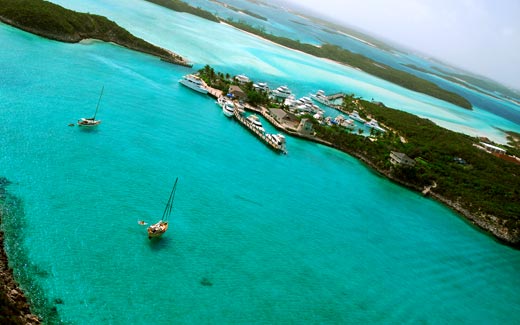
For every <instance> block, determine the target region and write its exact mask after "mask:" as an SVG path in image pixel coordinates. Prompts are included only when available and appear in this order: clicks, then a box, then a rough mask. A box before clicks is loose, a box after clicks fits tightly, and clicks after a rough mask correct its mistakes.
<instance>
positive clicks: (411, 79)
mask: <svg viewBox="0 0 520 325" xmlns="http://www.w3.org/2000/svg"><path fill="white" fill-rule="evenodd" d="M146 1H149V2H153V3H155V4H158V5H161V6H164V7H166V8H169V9H172V10H176V11H183V12H189V10H191V13H193V14H195V15H197V16H199V17H201V18H205V19H209V20H211V21H215V20H218V21H222V22H225V23H227V24H230V25H232V26H234V27H236V28H238V29H241V30H243V31H246V32H249V33H252V34H255V35H258V36H260V37H262V38H265V39H267V40H270V41H272V42H274V43H277V44H280V45H283V46H286V47H289V48H291V49H295V50H299V51H302V52H305V53H307V54H310V55H313V56H316V57H322V58H327V59H330V60H334V61H336V62H339V63H342V64H347V65H349V66H353V67H355V68H359V69H361V70H363V71H365V72H366V73H368V74H371V75H374V76H376V77H379V78H381V79H384V80H387V81H390V82H392V83H394V84H397V85H399V86H401V87H404V88H407V89H410V90H413V91H417V92H420V93H423V94H426V95H429V96H432V97H435V98H438V99H442V100H444V101H446V102H449V103H452V104H454V105H457V106H459V107H462V108H466V109H472V105H471V103H470V102H469V101H468V100H467V99H466V98H464V97H462V96H460V95H459V94H457V93H454V92H451V91H448V90H446V89H444V88H441V87H439V86H438V85H437V84H435V83H433V82H431V81H428V80H426V79H422V78H419V77H417V76H415V75H413V74H411V73H408V72H406V71H403V70H398V69H395V68H392V67H390V66H388V65H386V64H383V63H380V62H376V61H374V60H372V59H370V58H368V57H366V56H364V55H361V54H357V53H353V52H351V51H349V50H346V49H344V48H341V47H339V46H337V45H333V44H323V45H322V46H320V47H318V46H315V45H312V44H306V43H301V42H300V41H295V40H292V39H290V38H286V37H281V36H275V35H272V34H269V33H266V32H265V31H263V30H261V29H258V28H255V27H253V26H250V25H248V24H246V23H244V22H237V21H233V20H225V19H220V18H219V17H217V16H215V15H213V14H211V13H209V12H207V11H204V10H203V9H200V8H192V9H188V8H187V6H188V7H189V5H187V4H186V3H184V2H182V1H180V0H146ZM179 8H181V9H179Z"/></svg>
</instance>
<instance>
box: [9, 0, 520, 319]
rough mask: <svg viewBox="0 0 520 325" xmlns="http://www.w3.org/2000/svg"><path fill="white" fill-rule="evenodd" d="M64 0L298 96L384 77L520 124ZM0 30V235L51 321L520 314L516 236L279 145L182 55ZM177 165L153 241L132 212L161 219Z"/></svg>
mask: <svg viewBox="0 0 520 325" xmlns="http://www.w3.org/2000/svg"><path fill="white" fill-rule="evenodd" d="M66 3H68V5H67V6H68V7H70V8H74V9H76V10H82V11H90V12H96V13H99V14H103V15H107V16H109V17H110V18H111V19H114V20H116V21H117V22H118V23H120V24H121V25H123V26H125V27H127V28H128V29H130V30H131V31H132V32H134V33H136V34H138V35H140V36H141V37H144V38H146V39H150V40H151V41H153V42H155V43H157V44H159V45H161V46H165V47H169V48H171V49H173V50H176V51H178V52H179V53H181V54H182V55H186V56H187V57H189V58H190V59H191V60H193V61H194V63H195V68H199V67H202V66H203V65H204V64H206V63H209V64H211V65H212V66H215V67H216V68H217V69H219V70H221V71H225V72H230V73H246V74H248V75H250V76H251V77H253V78H254V79H262V80H259V81H268V82H269V83H270V84H272V85H273V86H276V85H281V84H287V85H288V86H289V87H291V89H293V90H294V91H295V92H296V93H297V95H299V96H304V95H307V94H308V93H309V92H315V91H316V90H317V89H324V90H326V91H327V92H333V91H341V90H346V89H348V90H349V91H352V92H355V93H356V94H360V95H363V96H374V94H376V93H377V94H378V95H379V96H380V97H378V98H379V99H383V100H384V101H385V103H387V102H388V104H389V105H390V104H392V105H394V104H395V105H394V106H399V105H401V104H402V106H401V107H403V109H406V110H407V111H411V112H414V113H418V112H419V111H420V114H421V115H423V116H426V117H429V118H432V119H436V121H439V123H441V122H442V123H444V124H445V125H453V126H454V127H460V128H462V129H464V130H468V132H469V133H471V132H473V131H475V130H478V132H485V134H489V135H491V136H493V135H495V137H496V138H502V137H503V136H502V135H501V134H500V133H499V132H498V131H495V129H494V127H495V126H500V127H503V128H506V129H514V128H515V127H516V128H518V125H516V124H514V123H512V122H509V121H507V120H505V119H503V118H501V117H497V116H496V115H493V114H491V113H489V112H487V111H484V110H481V109H478V108H477V109H476V110H475V111H473V112H467V111H463V110H461V109H457V108H455V107H453V106H451V105H448V104H445V103H443V102H441V101H438V100H435V99H432V98H430V97H427V96H423V95H420V94H416V93H413V92H410V91H407V90H403V89H402V88H400V87H397V86H393V85H391V84H388V83H386V82H384V81H382V80H379V79H377V78H373V77H370V76H367V75H366V74H363V73H361V72H359V71H357V70H354V69H348V68H345V67H341V66H339V65H336V64H333V63H328V62H325V61H322V60H318V59H314V58H312V57H309V56H306V55H304V54H301V53H296V52H291V51H288V50H285V49H282V48H280V47H277V46H275V45H272V44H269V43H266V42H263V41H261V40H259V39H257V38H255V37H252V36H249V35H245V34H243V33H240V32H238V31H236V30H234V29H232V28H229V27H227V26H225V25H222V24H221V25H216V24H213V23H209V22H206V21H204V20H201V19H198V18H196V17H193V16H190V15H186V14H176V13H172V12H169V11H166V10H163V9H162V8H160V7H157V6H153V5H151V4H149V3H146V2H144V1H131V2H128V3H126V2H125V4H120V3H119V2H115V1H114V2H105V3H102V2H99V1H98V2H88V3H86V4H83V3H82V2H81V1H71V2H69V1H66ZM82 6H92V7H82ZM150 21H154V24H150ZM130 26H133V27H132V28H130ZM161 35H162V36H161ZM165 35H167V36H165ZM0 39H1V40H2V42H3V44H7V46H2V48H1V49H0V99H1V100H0V134H1V138H0V166H1V172H0V174H1V175H3V176H6V177H7V178H8V179H9V180H11V181H12V182H13V183H12V184H11V185H10V186H9V187H8V188H7V190H8V192H9V193H10V195H13V196H14V197H15V198H17V199H18V201H14V202H15V203H13V205H12V206H11V209H10V211H9V215H8V216H9V217H10V218H9V219H8V220H7V221H6V224H5V225H4V231H5V232H6V237H7V244H8V247H7V249H8V254H9V257H10V259H11V263H12V265H13V266H14V268H15V272H16V274H17V276H18V278H19V279H22V280H21V282H22V285H23V287H24V289H25V290H26V291H27V294H28V295H29V296H31V297H32V298H33V299H36V300H38V301H39V303H38V306H37V307H38V308H40V309H41V310H44V309H45V308H50V307H53V306H54V307H56V311H57V316H56V314H55V316H54V317H55V318H54V319H55V320H61V321H63V322H66V323H72V324H172V323H211V324H221V323H417V322H423V323H438V324H445V323H486V324H490V323H495V324H496V323H515V322H520V316H519V315H520V290H518V289H519V288H520V277H519V276H518V274H519V270H520V254H519V252H518V251H515V250H512V249H510V248H508V247H506V246H503V245H501V244H499V243H497V242H495V241H494V240H493V239H492V238H491V237H489V236H487V235H485V234H483V233H481V232H480V231H478V230H477V229H475V228H474V227H472V226H470V225H469V224H468V223H466V222H465V221H463V220H462V219H461V218H460V217H458V216H457V215H455V214H454V213H453V212H451V211H450V210H449V209H447V208H445V207H444V206H442V205H440V204H437V203H436V202H434V201H432V200H430V199H427V198H423V197H421V196H420V195H418V194H416V193H413V192H410V191H408V190H405V189H403V188H401V187H399V186H396V185H395V184H393V183H390V182H388V181H387V180H385V179H383V178H381V177H379V176H377V175H376V174H374V173H372V172H371V171H370V170H368V169H367V168H365V167H364V166H363V165H362V164H360V163H359V162H358V161H356V160H355V159H353V158H351V157H350V156H348V155H345V154H342V153H340V152H338V151H336V150H333V149H330V148H327V147H323V146H320V145H317V144H313V143H308V142H305V141H301V140H299V139H295V138H291V137H288V139H287V142H288V150H289V154H288V155H278V154H276V153H274V152H272V151H271V150H269V149H268V148H267V147H266V146H265V145H264V144H262V143H260V142H259V141H258V140H257V139H256V138H255V137H253V136H252V135H251V134H250V133H248V132H247V131H246V130H245V129H243V128H242V127H241V126H240V125H239V124H238V123H236V122H235V121H233V120H230V119H228V118H226V117H224V115H223V114H222V112H221V110H219V109H218V107H217V105H216V104H215V102H214V99H212V98H210V97H208V96H204V95H200V94H198V93H195V92H193V91H191V90H189V89H187V88H185V87H182V86H181V85H179V83H178V80H179V79H180V78H181V77H182V76H183V75H184V74H187V73H189V72H192V71H193V70H194V69H187V68H183V67H177V66H174V65H170V64H167V63H164V62H161V61H159V60H158V59H156V58H154V57H150V56H147V55H143V54H140V53H135V52H132V51H129V50H126V49H123V48H120V47H118V46H115V45H111V44H106V43H101V42H93V43H89V44H63V43H58V42H54V41H49V40H45V39H42V38H39V37H37V36H34V35H30V34H27V33H25V32H22V31H19V30H16V29H14V28H12V27H9V26H6V25H0ZM102 86H104V87H105V92H104V95H103V99H102V101H101V106H100V110H99V113H98V117H99V118H100V119H101V120H102V121H103V122H102V124H101V125H100V126H99V127H98V128H97V129H96V130H93V131H90V132H89V131H83V130H81V129H79V128H78V127H69V126H67V124H69V123H74V122H75V121H76V120H77V119H78V118H79V117H85V116H90V115H91V114H92V113H93V112H94V110H95V107H96V103H97V100H98V96H99V92H100V90H101V87H102ZM374 97H375V96H374ZM264 124H266V122H265V121H264ZM267 127H268V126H267ZM269 130H272V129H270V128H269ZM175 177H179V184H178V188H177V195H176V198H175V207H174V211H173V215H172V220H171V226H170V230H169V231H168V232H167V233H166V234H165V235H164V237H163V238H162V240H160V241H157V242H150V241H149V240H148V239H147V236H146V229H145V228H144V227H142V226H139V225H138V224H137V220H139V219H144V220H146V221H148V222H155V221H157V220H158V219H159V218H160V216H161V215H162V210H163V208H164V205H165V204H166V201H167V199H168V195H169V191H170V189H171V186H172V184H173V182H174V180H175ZM47 310H48V309H47Z"/></svg>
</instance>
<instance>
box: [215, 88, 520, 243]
mask: <svg viewBox="0 0 520 325" xmlns="http://www.w3.org/2000/svg"><path fill="white" fill-rule="evenodd" d="M208 95H210V96H212V97H215V96H214V95H213V94H211V92H208ZM244 108H246V109H248V110H251V111H254V112H257V113H260V114H261V115H262V116H263V117H264V118H265V119H267V120H268V121H269V123H271V125H272V126H274V127H275V128H276V129H278V130H280V131H283V132H285V133H286V134H288V135H291V136H294V137H298V138H300V139H303V140H308V141H311V142H315V143H318V144H322V145H325V146H328V147H330V148H333V149H336V150H338V151H340V152H342V153H345V154H348V155H350V156H352V157H354V158H355V159H357V160H358V161H360V162H361V163H363V164H364V165H365V166H366V167H368V168H370V169H371V170H372V171H374V172H376V173H377V174H379V175H380V176H382V177H385V178H386V179H387V180H389V181H391V182H393V183H395V184H398V185H400V186H403V187H405V188H408V189H410V190H412V191H414V192H417V193H418V194H421V193H422V191H423V190H424V189H423V188H420V187H418V186H416V185H413V184H410V183H407V182H405V181H403V180H400V179H399V178H396V177H395V176H393V175H392V174H391V170H384V169H381V168H379V167H377V165H376V164H375V163H373V162H372V161H370V160H369V159H368V158H366V157H365V156H363V155H362V154H360V153H357V152H353V151H352V152H350V151H348V150H343V149H341V148H340V147H338V146H336V145H335V144H334V143H331V142H328V141H325V140H323V139H321V138H319V137H315V136H310V135H305V134H301V133H299V132H298V131H296V130H294V129H293V128H289V127H288V126H286V125H285V124H284V123H281V122H279V121H278V120H277V118H276V117H274V116H273V115H271V114H270V112H269V110H268V109H267V108H265V107H262V106H259V107H251V106H249V105H244ZM423 196H429V197H431V198H432V199H434V200H435V201H437V202H438V203H440V204H442V205H444V206H446V207H448V208H450V209H451V210H452V211H454V212H455V213H456V214H457V215H458V216H459V217H461V218H462V219H463V220H464V221H466V222H469V223H470V224H471V225H473V226H475V227H476V228H477V229H479V230H481V231H483V232H485V233H486V234H487V235H490V236H491V237H492V238H493V239H495V240H497V241H498V242H499V243H501V244H503V245H506V246H509V247H511V248H514V249H517V250H520V229H509V228H508V227H507V225H506V224H505V222H504V220H502V219H499V218H497V217H496V216H494V215H490V214H486V213H481V214H478V215H477V214H474V213H471V212H469V211H468V210H467V209H466V208H464V207H463V206H462V205H461V204H460V203H459V202H457V201H452V200H450V199H448V198H446V197H444V196H442V195H440V194H437V193H435V192H434V190H433V189H430V190H429V192H428V193H427V194H423Z"/></svg>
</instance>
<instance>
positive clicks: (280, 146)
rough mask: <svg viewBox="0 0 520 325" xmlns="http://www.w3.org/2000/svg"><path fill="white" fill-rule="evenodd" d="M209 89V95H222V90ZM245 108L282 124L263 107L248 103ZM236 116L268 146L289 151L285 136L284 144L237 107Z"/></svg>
mask: <svg viewBox="0 0 520 325" xmlns="http://www.w3.org/2000/svg"><path fill="white" fill-rule="evenodd" d="M207 89H208V95H209V96H211V97H214V98H216V99H218V98H219V97H221V96H222V90H219V89H215V88H211V87H207ZM244 109H247V110H249V111H253V112H255V113H259V114H261V115H262V116H264V117H266V118H267V119H268V120H269V121H270V122H271V123H273V124H275V126H277V127H281V126H280V125H278V123H277V122H276V121H274V119H273V118H272V117H271V116H269V114H266V112H265V111H264V109H263V108H257V107H252V106H250V105H247V104H246V105H244ZM234 118H235V119H236V120H237V121H238V122H239V123H240V124H241V125H243V126H244V127H245V128H246V129H248V130H249V131H250V132H251V133H253V134H254V135H255V136H256V137H257V138H259V139H260V140H261V141H262V142H263V143H265V144H266V145H267V146H268V147H270V148H271V149H273V150H274V151H276V152H281V153H287V150H286V148H285V138H284V142H283V143H282V144H279V143H277V142H276V141H275V140H274V139H273V137H272V136H271V135H268V134H266V133H265V132H262V131H260V130H259V129H257V128H256V127H255V126H254V125H253V123H252V122H250V121H249V120H248V119H247V118H246V117H244V116H243V115H242V114H241V112H240V111H239V110H237V109H235V111H234Z"/></svg>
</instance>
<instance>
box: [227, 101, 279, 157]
mask: <svg viewBox="0 0 520 325" xmlns="http://www.w3.org/2000/svg"><path fill="white" fill-rule="evenodd" d="M234 116H235V118H236V119H237V121H238V122H239V123H240V124H242V125H243V126H245V128H246V129H248V130H249V131H251V132H252V133H253V134H254V135H256V137H257V138H259V139H260V140H261V141H262V142H263V143H265V144H266V145H267V146H268V147H270V148H271V149H273V150H274V151H277V152H281V153H287V150H286V149H285V142H284V143H283V144H278V143H276V142H274V141H273V140H272V139H271V138H269V137H268V136H267V134H266V133H265V132H263V131H261V130H259V129H258V128H257V127H256V126H255V125H254V124H253V123H252V122H250V121H249V120H248V119H247V118H246V117H244V116H243V115H242V114H241V113H240V112H239V111H238V110H237V109H235V112H234Z"/></svg>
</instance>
